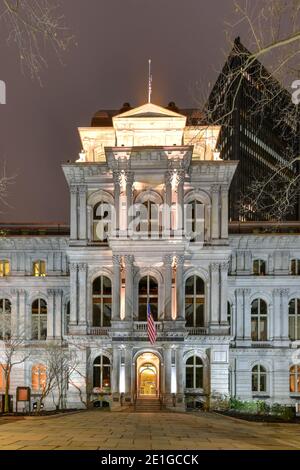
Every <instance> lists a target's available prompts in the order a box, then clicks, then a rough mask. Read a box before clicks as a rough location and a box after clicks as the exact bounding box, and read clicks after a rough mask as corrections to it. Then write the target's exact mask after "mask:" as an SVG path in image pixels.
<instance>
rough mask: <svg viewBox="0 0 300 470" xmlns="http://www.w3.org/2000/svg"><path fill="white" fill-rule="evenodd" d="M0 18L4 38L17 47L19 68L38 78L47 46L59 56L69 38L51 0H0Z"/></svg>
mask: <svg viewBox="0 0 300 470" xmlns="http://www.w3.org/2000/svg"><path fill="white" fill-rule="evenodd" d="M0 20H2V23H3V25H5V27H6V30H7V35H8V42H9V43H11V42H12V43H14V44H15V45H16V47H17V50H18V54H19V58H20V62H21V67H22V69H23V70H25V69H27V70H28V71H29V73H30V75H31V77H33V78H36V79H38V80H39V81H41V76H40V73H41V70H42V69H43V68H45V67H46V66H47V59H46V51H47V47H48V48H52V50H53V51H54V53H55V54H56V55H57V57H58V58H59V60H61V58H62V53H63V52H64V51H65V50H66V49H67V47H68V46H69V44H70V43H71V42H72V40H73V37H72V36H71V35H70V33H69V30H68V28H67V27H66V25H65V19H64V16H63V14H62V13H60V8H59V4H58V2H57V1H55V0H53V1H52V0H51V1H50V0H0Z"/></svg>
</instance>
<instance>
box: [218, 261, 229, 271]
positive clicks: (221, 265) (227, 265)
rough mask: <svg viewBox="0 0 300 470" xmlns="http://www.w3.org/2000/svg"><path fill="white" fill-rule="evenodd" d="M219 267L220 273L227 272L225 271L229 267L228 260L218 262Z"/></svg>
mask: <svg viewBox="0 0 300 470" xmlns="http://www.w3.org/2000/svg"><path fill="white" fill-rule="evenodd" d="M220 268H221V272H222V273H227V272H228V269H229V261H223V262H222V263H221V264H220Z"/></svg>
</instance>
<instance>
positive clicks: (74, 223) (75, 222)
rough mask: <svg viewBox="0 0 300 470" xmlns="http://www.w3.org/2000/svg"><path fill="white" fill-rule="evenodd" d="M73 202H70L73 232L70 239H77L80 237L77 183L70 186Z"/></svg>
mask: <svg viewBox="0 0 300 470" xmlns="http://www.w3.org/2000/svg"><path fill="white" fill-rule="evenodd" d="M70 194H71V202H70V212H71V216H70V223H71V227H70V229H71V232H70V239H71V240H77V238H78V212H77V194H78V188H77V186H75V185H72V186H70Z"/></svg>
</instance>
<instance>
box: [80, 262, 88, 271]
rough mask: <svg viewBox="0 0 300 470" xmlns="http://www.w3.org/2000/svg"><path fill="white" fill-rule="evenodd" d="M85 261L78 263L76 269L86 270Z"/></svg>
mask: <svg viewBox="0 0 300 470" xmlns="http://www.w3.org/2000/svg"><path fill="white" fill-rule="evenodd" d="M86 269H87V263H78V270H79V271H86Z"/></svg>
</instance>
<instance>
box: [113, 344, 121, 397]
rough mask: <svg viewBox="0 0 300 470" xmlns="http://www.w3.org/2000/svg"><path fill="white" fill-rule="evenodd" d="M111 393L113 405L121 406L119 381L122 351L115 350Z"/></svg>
mask: <svg viewBox="0 0 300 470" xmlns="http://www.w3.org/2000/svg"><path fill="white" fill-rule="evenodd" d="M111 375H112V376H111V392H112V399H113V405H119V397H120V394H119V379H120V350H119V349H118V348H116V347H114V348H113V360H112V374H111Z"/></svg>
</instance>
